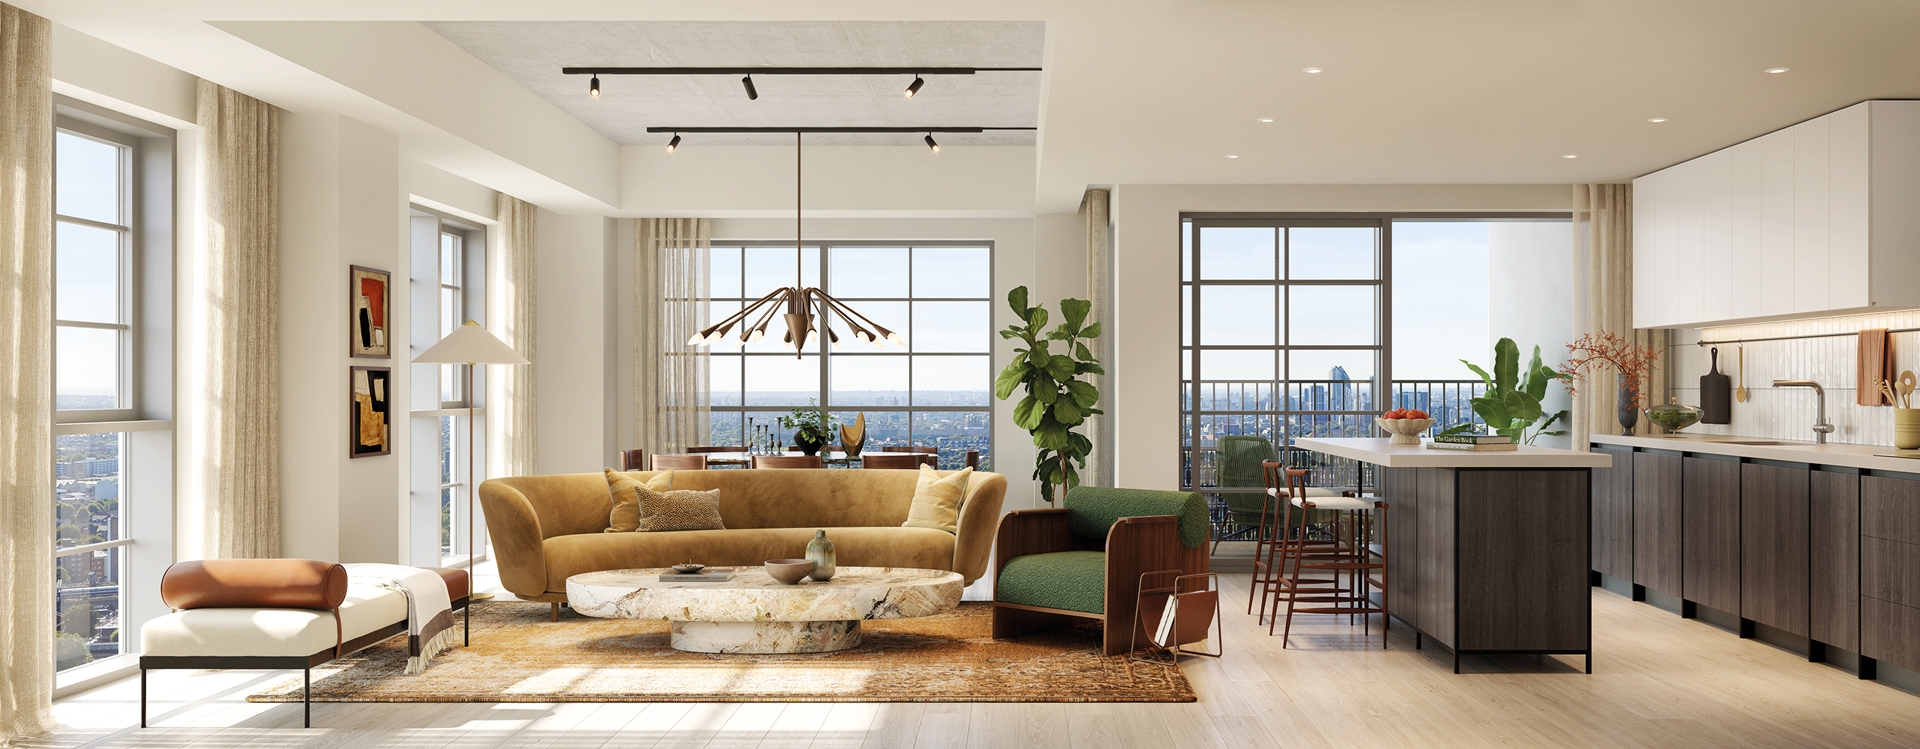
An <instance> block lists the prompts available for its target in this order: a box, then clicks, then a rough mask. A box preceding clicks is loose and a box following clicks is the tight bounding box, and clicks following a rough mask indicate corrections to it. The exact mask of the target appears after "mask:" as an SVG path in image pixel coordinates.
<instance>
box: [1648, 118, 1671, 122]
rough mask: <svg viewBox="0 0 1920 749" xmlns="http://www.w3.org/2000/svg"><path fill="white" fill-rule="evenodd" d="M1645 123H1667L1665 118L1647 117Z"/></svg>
mask: <svg viewBox="0 0 1920 749" xmlns="http://www.w3.org/2000/svg"><path fill="white" fill-rule="evenodd" d="M1647 121H1648V122H1666V121H1667V118H1665V117H1648V118H1647Z"/></svg>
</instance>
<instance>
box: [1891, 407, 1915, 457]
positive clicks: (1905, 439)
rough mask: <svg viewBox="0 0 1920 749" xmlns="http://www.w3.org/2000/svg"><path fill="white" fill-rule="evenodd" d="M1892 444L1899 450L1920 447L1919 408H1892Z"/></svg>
mask: <svg viewBox="0 0 1920 749" xmlns="http://www.w3.org/2000/svg"><path fill="white" fill-rule="evenodd" d="M1893 446H1894V447H1896V448H1899V449H1901V450H1913V449H1916V448H1920V409H1915V408H1895V409H1893Z"/></svg>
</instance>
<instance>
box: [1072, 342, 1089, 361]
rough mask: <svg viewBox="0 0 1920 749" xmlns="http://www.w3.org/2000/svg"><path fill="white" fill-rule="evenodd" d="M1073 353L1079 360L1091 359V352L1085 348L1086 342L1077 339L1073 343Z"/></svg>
mask: <svg viewBox="0 0 1920 749" xmlns="http://www.w3.org/2000/svg"><path fill="white" fill-rule="evenodd" d="M1073 355H1074V356H1075V357H1078V358H1079V359H1080V361H1093V352H1092V351H1089V350H1088V349H1087V344H1084V343H1080V342H1078V341H1075V342H1074V344H1073Z"/></svg>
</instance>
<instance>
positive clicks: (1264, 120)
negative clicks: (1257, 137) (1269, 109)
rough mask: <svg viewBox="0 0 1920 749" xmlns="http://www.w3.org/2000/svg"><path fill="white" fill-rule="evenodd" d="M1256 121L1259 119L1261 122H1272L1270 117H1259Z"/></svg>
mask: <svg viewBox="0 0 1920 749" xmlns="http://www.w3.org/2000/svg"><path fill="white" fill-rule="evenodd" d="M1257 119H1259V120H1260V121H1261V122H1272V121H1273V118H1272V117H1260V118H1257Z"/></svg>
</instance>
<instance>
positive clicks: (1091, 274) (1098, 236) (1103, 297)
mask: <svg viewBox="0 0 1920 749" xmlns="http://www.w3.org/2000/svg"><path fill="white" fill-rule="evenodd" d="M1107 201H1108V193H1107V191H1106V190H1088V191H1087V195H1086V202H1085V204H1084V207H1083V208H1082V211H1081V212H1082V213H1083V214H1084V216H1085V218H1086V220H1087V301H1089V302H1092V303H1093V311H1092V312H1091V313H1089V316H1090V317H1092V318H1093V322H1099V323H1101V326H1100V327H1101V328H1102V330H1101V331H1100V337H1099V338H1095V339H1093V355H1094V358H1096V359H1099V360H1100V365H1101V366H1103V367H1112V366H1113V334H1114V331H1113V326H1112V323H1111V321H1112V320H1113V299H1112V295H1113V278H1112V273H1113V243H1112V242H1111V241H1109V239H1108V236H1107V210H1108V203H1107ZM1087 380H1088V382H1089V383H1090V384H1092V385H1093V386H1094V387H1095V388H1098V389H1099V390H1100V402H1099V404H1098V405H1097V406H1096V408H1099V409H1100V410H1102V411H1106V410H1109V409H1111V408H1112V407H1113V401H1112V398H1113V392H1112V391H1111V390H1110V389H1108V384H1109V383H1110V382H1111V380H1110V379H1109V378H1108V377H1107V376H1106V375H1097V374H1095V375H1088V376H1087ZM1087 436H1088V438H1090V439H1092V440H1093V452H1092V453H1091V454H1089V455H1088V456H1087V470H1086V473H1085V474H1084V475H1083V476H1081V480H1082V481H1084V482H1085V483H1086V484H1087V485H1088V486H1113V420H1112V419H1110V418H1108V417H1106V416H1092V417H1088V419H1087Z"/></svg>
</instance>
